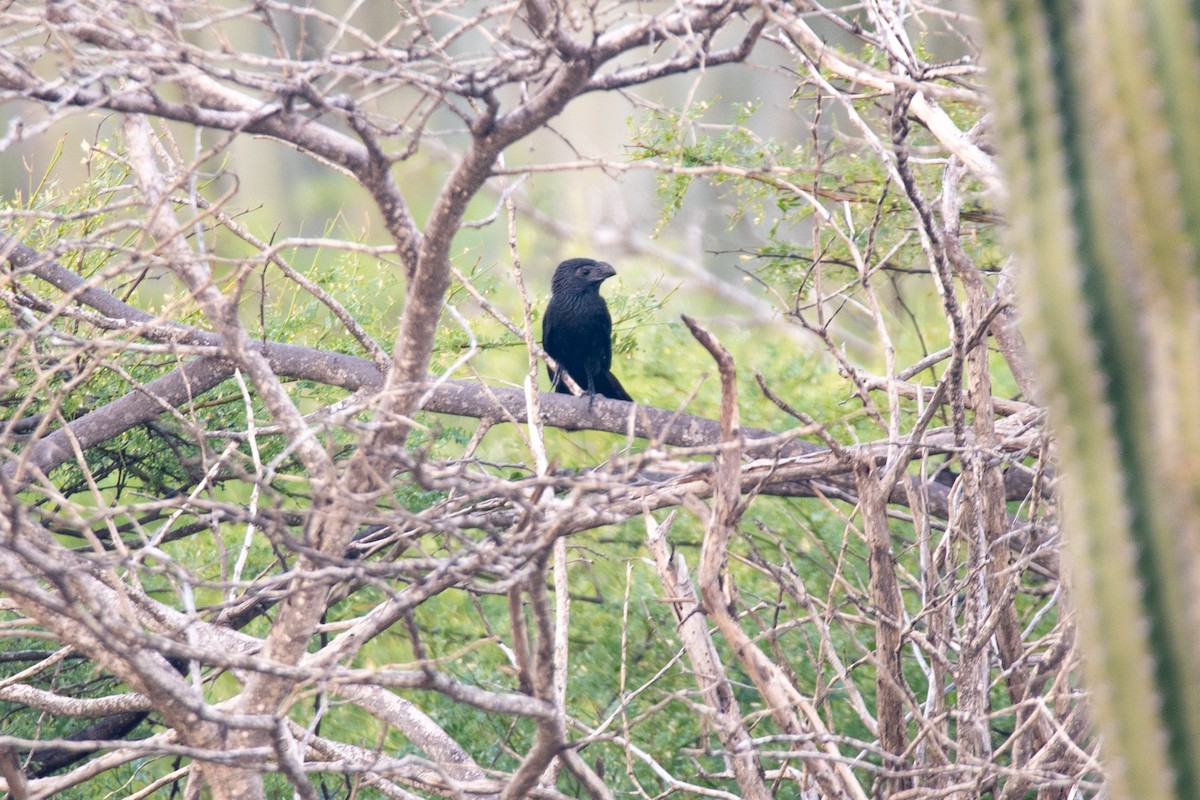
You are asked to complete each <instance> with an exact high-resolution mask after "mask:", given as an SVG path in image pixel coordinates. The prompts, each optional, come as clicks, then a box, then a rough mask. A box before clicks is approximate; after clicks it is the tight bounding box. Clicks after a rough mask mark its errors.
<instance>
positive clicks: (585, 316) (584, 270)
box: [542, 258, 633, 402]
mask: <svg viewBox="0 0 1200 800" xmlns="http://www.w3.org/2000/svg"><path fill="white" fill-rule="evenodd" d="M616 274H617V271H616V270H615V269H613V268H612V267H611V266H610V265H608V264H605V263H604V262H603V261H595V260H593V259H590V258H570V259H567V260H566V261H564V262H562V263H561V264H559V265H558V268H557V269H555V270H554V279H553V281H552V282H551V284H550V303H549V305H547V306H546V313H545V315H544V316H543V317H542V347H543V348H545V350H546V352H547V353H549V354H550V357H551V358H553V359H554V360H555V361H556V362H558V365H559V367H560V368H561V369H564V370H566V371H567V374H569V375H570V376H571V377H572V378H573V379H574V380H575V383H577V384H579V388H581V389H583V390H584V391H585V392H587V393H588V394H590V395H597V394H598V395H601V396H602V397H607V398H610V399H612V400H628V401H630V402H632V401H633V398H632V397H630V396H629V393H628V392H626V391H625V387H623V386H621V382H620V381H618V380H617V378H616V376H614V375H613V374H612V317H611V316H610V315H609V313H608V304H607V303H605V302H604V298H603V297H601V296H600V284H601V283H603V282H604V281H605V280H607V279H609V278H611V277H612V276H613V275H616ZM550 383H551V385H552V386H553V387H554V389H555V391H558V392H562V393H564V394H570V393H571V390H570V389H568V388H567V384H566V382H565V381H563V380H561V379H560V378H559V376H558V374H557V373H556V372H555V370H553V369H551V370H550Z"/></svg>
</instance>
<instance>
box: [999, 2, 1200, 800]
mask: <svg viewBox="0 0 1200 800" xmlns="http://www.w3.org/2000/svg"><path fill="white" fill-rule="evenodd" d="M978 5H979V9H980V12H981V14H982V17H983V21H984V29H985V37H986V39H985V41H986V51H987V59H988V64H987V66H988V69H989V72H990V73H991V81H992V88H993V94H994V97H995V111H996V115H995V116H996V128H997V134H998V140H999V146H1000V150H1001V156H1002V160H1003V162H1004V168H1005V170H1006V173H1007V186H1008V192H1009V197H1008V206H1009V211H1010V213H1011V217H1012V232H1013V236H1014V243H1015V245H1016V248H1017V251H1018V253H1019V255H1020V257H1021V258H1022V259H1023V262H1024V263H1023V266H1024V272H1025V278H1024V286H1023V293H1022V294H1023V299H1022V302H1023V313H1024V315H1025V317H1026V319H1027V320H1028V323H1029V326H1030V329H1031V332H1032V333H1033V338H1034V341H1035V347H1037V349H1038V350H1039V354H1038V355H1039V360H1040V370H1041V378H1042V385H1043V387H1044V389H1043V390H1044V399H1045V400H1046V401H1047V402H1048V403H1049V404H1050V406H1051V408H1052V414H1053V416H1052V427H1053V428H1054V430H1055V431H1056V437H1057V438H1056V442H1057V448H1058V456H1059V461H1060V463H1061V469H1062V475H1063V491H1062V516H1063V520H1064V527H1065V531H1066V533H1065V538H1066V549H1067V554H1068V563H1069V567H1070V573H1069V579H1070V580H1069V586H1070V589H1071V593H1072V596H1073V598H1074V606H1075V608H1076V609H1077V613H1078V619H1079V631H1080V635H1081V646H1082V650H1083V654H1084V662H1085V672H1086V677H1087V680H1088V683H1089V685H1090V688H1091V689H1092V700H1091V702H1092V705H1093V708H1094V711H1095V715H1096V717H1097V719H1098V721H1099V724H1100V730H1101V731H1102V733H1103V745H1102V750H1103V753H1104V759H1105V768H1106V772H1107V774H1108V777H1109V780H1110V787H1111V791H1112V794H1113V796H1116V797H1137V798H1150V797H1154V798H1170V797H1180V798H1200V282H1198V280H1197V278H1198V276H1200V255H1198V254H1200V51H1198V42H1200V4H1197V3H1195V2H1193V3H1190V4H1189V3H1188V2H1184V0H1148V1H1145V0H1087V2H1074V1H1073V0H1040V1H1038V2H1034V0H979V3H978Z"/></svg>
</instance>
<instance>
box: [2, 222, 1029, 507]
mask: <svg viewBox="0 0 1200 800" xmlns="http://www.w3.org/2000/svg"><path fill="white" fill-rule="evenodd" d="M0 256H3V257H6V258H8V260H9V261H10V262H11V263H12V264H13V266H14V267H16V268H17V269H18V270H21V271H24V272H27V273H28V274H31V275H34V276H37V277H38V278H41V279H42V280H45V281H47V282H48V283H50V284H52V285H53V286H55V287H56V288H58V289H59V290H60V291H62V292H64V293H65V294H66V295H68V296H69V297H71V298H72V299H74V300H76V301H78V302H80V303H83V304H85V305H87V306H90V307H91V308H93V309H94V310H96V311H98V312H100V313H102V314H104V315H105V316H107V317H109V318H111V319H113V320H114V322H120V323H125V324H130V323H132V324H133V325H136V326H137V327H136V328H133V329H131V332H133V333H136V334H138V335H140V336H143V337H145V338H148V339H152V340H155V341H173V342H176V343H180V344H187V345H206V346H211V347H223V346H224V342H223V340H222V338H221V337H220V336H219V335H218V334H215V333H210V332H206V331H200V330H196V329H192V328H187V327H185V326H182V325H177V324H174V323H164V322H163V321H162V320H159V319H157V318H156V317H154V316H153V315H151V314H148V313H147V312H145V311H142V310H141V309H138V308H136V307H134V306H130V305H128V304H127V303H124V302H122V301H121V300H118V299H117V298H116V297H114V296H112V295H111V294H109V293H108V292H106V291H104V290H103V289H100V288H98V287H96V286H94V285H91V284H90V283H88V282H87V281H85V280H84V279H83V278H81V277H80V276H79V275H77V274H76V273H74V272H72V271H71V270H68V269H66V268H65V267H63V266H62V265H61V264H59V263H57V262H56V261H54V260H53V259H50V258H48V257H46V256H45V255H43V254H40V253H38V252H37V251H34V250H32V249H31V248H29V247H27V246H25V245H23V244H21V243H19V242H17V241H16V240H15V239H13V238H12V237H8V236H5V235H3V234H0ZM114 327H118V325H116V324H114ZM260 346H261V348H262V352H263V354H264V355H265V356H266V357H267V360H268V362H269V363H270V365H271V368H272V369H273V370H275V372H276V374H278V375H280V376H281V377H286V378H291V379H295V380H307V381H313V382H315V383H320V384H324V385H327V386H336V387H339V388H342V389H345V390H347V391H350V392H358V391H364V392H372V391H379V390H381V389H382V387H383V376H382V374H381V373H380V372H379V370H378V368H377V367H376V365H375V364H374V363H373V362H372V361H370V360H368V359H365V358H355V357H354V356H348V355H345V354H342V353H333V352H329V351H325V350H319V349H316V348H310V347H302V346H299V345H291V344H282V343H278V342H264V343H262V344H261V345H260ZM233 374H234V365H233V363H232V362H231V361H227V360H225V359H223V358H220V357H218V356H202V357H199V358H195V359H193V360H191V361H189V362H187V364H185V365H184V366H182V367H181V368H179V369H176V370H174V371H172V372H170V373H168V374H166V375H164V376H162V377H160V378H157V379H156V380H153V381H151V382H149V383H147V384H145V385H144V386H139V387H136V388H135V389H133V390H132V391H130V392H129V393H128V394H126V395H124V396H122V397H120V398H118V399H116V400H114V401H112V402H111V403H109V404H107V405H105V406H102V407H100V408H97V409H95V410H93V411H91V412H90V413H88V414H85V415H84V416H82V417H79V418H78V419H76V420H73V421H72V422H71V423H70V424H69V425H68V426H67V427H66V428H60V429H59V430H56V431H53V432H51V433H49V434H47V435H46V436H44V437H42V438H41V439H38V440H36V441H34V442H31V443H30V444H29V445H28V446H27V447H26V448H25V449H24V450H23V451H22V453H21V455H20V457H19V458H18V459H17V460H16V461H12V462H9V463H7V464H4V465H3V467H0V471H2V472H3V473H4V474H5V475H6V476H7V477H10V478H15V479H17V480H20V481H28V480H30V479H31V478H32V477H33V475H34V474H36V473H37V472H40V473H42V474H47V473H49V472H50V471H51V470H53V469H54V468H55V467H58V466H61V465H62V464H65V463H67V462H68V461H70V460H71V459H72V458H73V457H74V447H73V445H72V442H71V439H72V438H74V439H75V440H76V441H77V442H78V446H79V447H81V448H82V449H84V450H87V449H88V448H91V447H95V446H97V445H99V444H102V443H103V442H106V441H108V440H110V439H112V438H115V437H116V436H119V435H120V434H122V433H124V432H125V431H128V430H130V429H132V428H135V427H137V426H138V425H142V424H145V423H147V422H150V421H151V420H154V419H156V418H157V417H159V416H160V415H161V414H163V413H164V412H166V411H168V410H169V409H171V408H177V407H179V406H182V405H184V404H186V403H189V402H193V401H195V399H196V398H197V397H199V396H200V395H201V394H203V393H204V392H207V391H209V390H211V389H213V388H214V387H216V386H217V385H219V384H220V383H221V382H222V381H224V380H226V379H228V378H230V377H232V376H233ZM540 405H541V413H542V422H543V424H545V425H549V426H551V427H555V428H560V429H562V430H568V431H570V430H595V431H606V432H609V433H614V434H624V435H628V436H632V437H634V438H637V439H642V440H645V441H647V442H649V443H650V445H651V446H669V447H684V448H712V447H714V446H715V445H716V444H717V443H718V442H719V441H720V425H719V423H718V422H717V421H716V420H712V419H708V418H705V417H699V416H694V415H691V414H683V413H680V412H677V411H672V410H668V409H663V408H655V407H652V406H643V405H635V404H632V403H626V402H623V401H619V400H609V399H606V398H603V397H596V398H594V399H593V398H586V397H574V396H570V395H562V394H556V393H555V394H543V395H542V396H541V401H540ZM422 409H423V410H424V411H427V412H435V413H439V414H450V415H454V416H461V417H473V418H475V419H488V420H491V421H493V422H500V421H507V422H518V423H520V422H524V421H526V418H527V414H528V411H527V406H526V402H525V394H524V392H523V391H522V390H519V389H516V388H505V387H495V386H485V385H483V384H480V383H477V382H474V381H463V380H444V381H434V382H433V384H432V387H431V388H429V389H427V391H426V395H425V398H424V402H423V405H422ZM741 434H742V438H743V451H744V454H745V455H746V456H748V457H751V458H759V459H762V458H768V459H770V458H795V457H797V456H811V455H813V454H817V453H824V454H826V455H829V453H828V451H827V449H826V448H825V447H823V446H821V445H817V444H813V443H811V442H805V441H802V440H800V439H798V438H791V437H788V436H787V435H780V434H778V433H776V432H773V431H768V430H764V429H761V428H751V427H744V428H742V430H741ZM922 444H923V449H924V451H925V452H953V451H954V450H955V449H957V448H956V445H955V443H954V441H953V437H952V436H950V435H949V434H947V433H945V432H940V431H930V432H929V433H927V434H926V435H925V437H924V438H923V440H922ZM1028 446H1030V442H1029V441H1028V436H1020V437H1019V438H1018V442H1017V443H1016V444H1015V446H1014V449H1022V448H1025V447H1028ZM826 463H827V464H829V465H831V469H834V470H836V471H835V472H834V473H833V474H829V475H826V476H825V477H824V481H825V482H826V483H828V484H832V485H834V486H835V487H837V489H838V490H839V491H840V492H841V496H842V497H844V498H853V497H856V496H857V493H856V491H855V487H854V481H853V476H852V474H851V471H850V467H849V465H848V463H847V465H845V467H838V466H836V465H837V464H839V463H840V461H839V460H836V459H835V460H831V461H828V462H826ZM1009 479H1010V485H1009V487H1008V493H1009V496H1010V497H1012V498H1013V499H1021V498H1023V497H1026V496H1027V495H1028V494H1029V492H1030V491H1031V489H1032V478H1031V476H1030V475H1029V474H1028V472H1027V471H1026V470H1023V469H1019V468H1018V469H1013V470H1010V471H1009ZM924 488H925V490H926V492H927V494H928V496H929V504H930V511H931V513H933V514H934V515H935V516H939V517H942V518H945V517H946V515H947V514H948V513H949V502H950V498H949V488H948V487H946V486H945V485H943V484H940V483H936V482H929V483H928V484H927V485H926V486H925V487H924ZM792 489H793V491H791V492H788V493H789V494H791V493H794V494H798V495H802V496H803V495H807V496H812V495H816V494H818V493H819V492H818V490H817V488H816V487H809V486H807V485H806V484H805V482H804V481H801V482H799V483H793V485H792ZM891 502H893V503H898V504H907V502H908V495H907V492H906V491H905V489H904V487H902V486H899V487H897V489H896V490H895V491H894V492H893V494H892V498H891Z"/></svg>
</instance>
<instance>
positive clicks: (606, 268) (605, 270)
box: [592, 261, 617, 283]
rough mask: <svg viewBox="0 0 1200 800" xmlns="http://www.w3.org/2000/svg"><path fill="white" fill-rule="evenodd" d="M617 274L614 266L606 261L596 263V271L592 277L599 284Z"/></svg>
mask: <svg viewBox="0 0 1200 800" xmlns="http://www.w3.org/2000/svg"><path fill="white" fill-rule="evenodd" d="M616 274H617V271H616V270H615V269H613V266H612V264H609V263H607V262H605V261H598V262H596V270H595V272H593V273H592V276H593V280H595V281H596V283H599V282H600V281H606V280H608V279H609V278H611V277H612V276H613V275H616Z"/></svg>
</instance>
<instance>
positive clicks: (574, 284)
mask: <svg viewBox="0 0 1200 800" xmlns="http://www.w3.org/2000/svg"><path fill="white" fill-rule="evenodd" d="M616 274H617V271H616V270H615V269H613V268H612V265H611V264H606V263H604V262H603V261H596V260H595V259H592V258H568V259H567V260H566V261H564V262H562V263H561V264H559V265H558V268H557V269H555V270H554V279H553V280H552V281H551V284H550V290H551V291H552V292H557V291H559V290H561V289H569V288H579V287H581V286H594V287H596V288H597V289H599V287H600V284H601V283H602V282H604V281H606V280H608V279H609V278H611V277H612V276H613V275H616Z"/></svg>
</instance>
